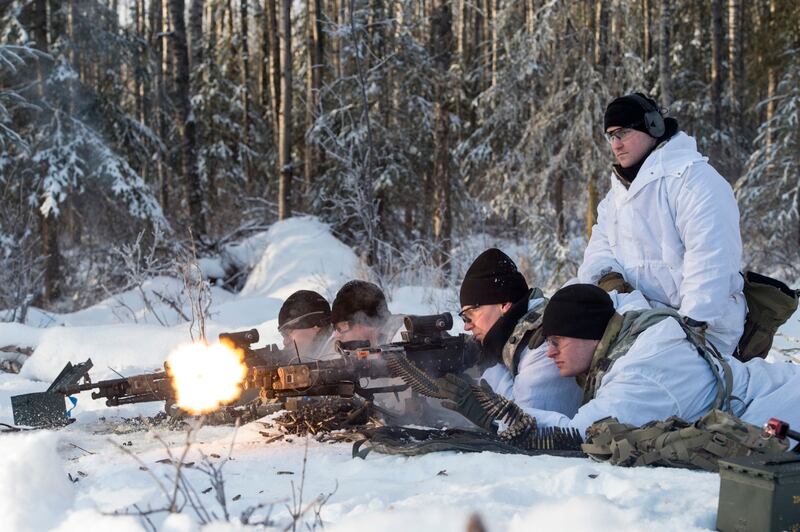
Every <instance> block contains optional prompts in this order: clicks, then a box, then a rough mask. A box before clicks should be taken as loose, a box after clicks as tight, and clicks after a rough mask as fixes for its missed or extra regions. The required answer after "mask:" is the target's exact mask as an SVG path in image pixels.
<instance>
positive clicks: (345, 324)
mask: <svg viewBox="0 0 800 532" xmlns="http://www.w3.org/2000/svg"><path fill="white" fill-rule="evenodd" d="M333 328H334V330H336V332H337V333H339V334H344V333H346V332H347V331H349V330H350V322H349V321H340V322H339V323H337V324H335V325H334V326H333Z"/></svg>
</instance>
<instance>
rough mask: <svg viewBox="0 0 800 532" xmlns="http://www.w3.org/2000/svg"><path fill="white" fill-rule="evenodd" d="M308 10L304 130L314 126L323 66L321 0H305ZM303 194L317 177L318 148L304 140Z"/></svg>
mask: <svg viewBox="0 0 800 532" xmlns="http://www.w3.org/2000/svg"><path fill="white" fill-rule="evenodd" d="M306 6H307V7H306V9H307V12H308V44H307V46H306V48H307V51H308V73H307V76H306V131H310V130H311V128H313V127H314V120H315V118H316V112H317V105H318V103H319V91H320V89H321V88H322V69H323V68H324V64H323V62H324V52H325V48H324V44H323V41H322V35H323V34H322V20H323V15H322V0H307V1H306ZM305 156H306V157H305V159H306V160H305V194H306V196H308V195H309V194H310V193H311V190H312V189H313V187H314V180H315V179H316V177H317V159H318V158H319V155H318V150H317V148H316V146H315V145H314V142H313V141H312V142H306V149H305Z"/></svg>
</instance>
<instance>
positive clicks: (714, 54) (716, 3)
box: [710, 0, 723, 133]
mask: <svg viewBox="0 0 800 532" xmlns="http://www.w3.org/2000/svg"><path fill="white" fill-rule="evenodd" d="M722 36H723V29H722V0H711V84H710V88H711V94H710V97H711V105H712V108H713V113H712V119H711V123H712V126H713V127H714V132H715V133H719V131H720V128H721V127H722V58H723V53H722V50H723V42H722Z"/></svg>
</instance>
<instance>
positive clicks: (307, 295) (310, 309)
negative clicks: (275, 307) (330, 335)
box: [278, 290, 331, 331]
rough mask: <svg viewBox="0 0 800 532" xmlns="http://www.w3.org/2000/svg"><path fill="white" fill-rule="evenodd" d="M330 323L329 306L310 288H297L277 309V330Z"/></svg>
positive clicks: (307, 327) (320, 325) (322, 325)
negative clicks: (278, 309)
mask: <svg viewBox="0 0 800 532" xmlns="http://www.w3.org/2000/svg"><path fill="white" fill-rule="evenodd" d="M330 323H331V306H330V305H329V304H328V302H327V301H326V300H325V298H324V297H322V296H321V295H319V294H318V293H316V292H312V291H311V290H298V291H297V292H295V293H294V294H292V295H290V296H289V297H288V298H287V299H286V301H284V302H283V305H281V310H280V311H278V330H279V331H284V330H290V329H310V328H311V327H324V326H326V325H329V324H330Z"/></svg>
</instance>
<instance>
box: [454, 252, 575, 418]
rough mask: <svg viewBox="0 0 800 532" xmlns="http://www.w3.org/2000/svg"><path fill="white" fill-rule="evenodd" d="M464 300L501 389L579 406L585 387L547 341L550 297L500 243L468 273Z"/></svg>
mask: <svg viewBox="0 0 800 532" xmlns="http://www.w3.org/2000/svg"><path fill="white" fill-rule="evenodd" d="M460 300H461V312H459V316H460V317H461V319H462V320H464V330H465V331H467V332H470V333H472V336H473V338H474V339H475V340H476V341H477V342H479V343H480V344H481V348H482V351H483V358H484V367H486V366H490V367H488V369H486V371H484V374H483V377H482V379H484V380H485V381H486V383H487V384H488V385H489V386H490V387H491V388H492V389H493V390H494V392H495V393H499V394H501V395H503V396H505V397H507V398H508V399H512V400H513V401H515V402H516V403H517V404H520V405H524V406H527V407H530V408H542V409H545V410H552V411H556V412H561V413H563V414H564V415H567V416H571V415H573V414H574V413H575V412H576V411H577V409H578V407H579V406H580V401H581V389H580V388H579V387H578V385H577V384H576V382H575V380H574V379H571V378H565V377H561V376H560V375H559V372H558V368H557V367H556V366H555V364H553V362H552V361H551V360H549V359H548V358H547V346H546V345H543V337H542V335H541V316H542V312H543V311H544V308H545V305H546V300H545V298H544V296H543V295H542V292H541V291H540V290H539V289H535V288H534V289H531V288H529V287H528V283H527V282H526V281H525V277H524V276H523V275H522V273H520V271H519V270H518V269H517V265H516V264H515V263H514V261H513V260H511V258H510V257H509V256H508V255H506V254H505V253H503V252H502V251H500V250H499V249H496V248H492V249H488V250H486V251H484V252H483V253H481V254H480V255H479V256H478V257H477V258H476V259H475V261H474V262H473V263H472V265H471V266H470V267H469V269H468V270H467V272H466V274H465V275H464V281H463V282H462V283H461V291H460ZM455 403H456V402H451V403H443V405H444V406H448V405H451V406H452V405H453V404H455ZM456 410H457V409H456ZM462 414H464V413H463V412H462ZM465 415H466V414H465ZM467 417H469V416H467Z"/></svg>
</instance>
